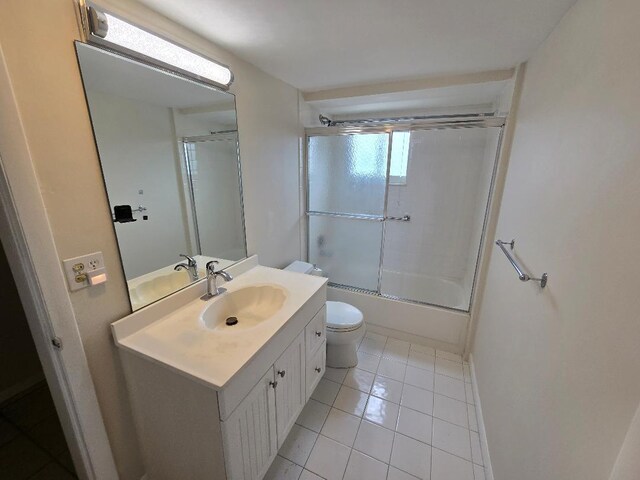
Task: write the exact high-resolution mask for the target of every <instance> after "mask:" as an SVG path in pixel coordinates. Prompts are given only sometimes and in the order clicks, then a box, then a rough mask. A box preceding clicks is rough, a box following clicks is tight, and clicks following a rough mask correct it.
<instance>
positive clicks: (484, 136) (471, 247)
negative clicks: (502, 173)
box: [380, 127, 501, 310]
mask: <svg viewBox="0 0 640 480" xmlns="http://www.w3.org/2000/svg"><path fill="white" fill-rule="evenodd" d="M500 130H501V129H500V128H498V127H487V128H452V129H440V130H416V131H412V132H411V134H410V136H409V139H408V142H409V145H408V155H407V162H406V164H407V168H406V181H405V182H404V183H402V184H399V183H390V185H389V193H388V206H387V209H388V215H389V217H399V216H402V215H410V217H411V221H409V222H397V221H388V223H387V225H386V227H385V236H384V247H383V248H384V255H383V264H382V269H381V288H380V293H381V294H383V295H388V296H392V297H398V298H403V299H409V300H414V301H418V302H422V303H429V304H432V305H439V306H444V307H448V308H455V309H459V310H469V306H470V301H471V292H472V288H473V282H474V277H475V272H476V264H477V260H478V254H479V250H480V244H481V238H482V232H483V228H484V223H485V212H486V209H487V204H488V200H489V191H490V187H491V180H492V177H493V170H494V166H495V160H496V153H497V147H498V140H499V138H500Z"/></svg>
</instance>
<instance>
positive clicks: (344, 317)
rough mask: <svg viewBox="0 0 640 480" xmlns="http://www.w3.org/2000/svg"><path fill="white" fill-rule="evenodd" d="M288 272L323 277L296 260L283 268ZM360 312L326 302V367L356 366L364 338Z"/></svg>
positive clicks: (341, 303) (339, 303)
mask: <svg viewBox="0 0 640 480" xmlns="http://www.w3.org/2000/svg"><path fill="white" fill-rule="evenodd" d="M285 270H288V271H290V272H298V273H306V274H309V275H317V276H323V275H322V270H320V269H319V268H316V267H314V266H313V265H311V264H310V263H306V262H301V261H299V260H296V261H295V262H293V263H292V264H291V265H289V266H288V267H286V268H285ZM364 332H365V326H364V321H363V316H362V312H361V311H360V310H358V309H357V308H356V307H354V306H353V305H349V304H348V303H344V302H329V301H327V366H328V367H333V368H350V367H355V366H356V365H357V364H358V355H357V354H356V351H357V348H358V344H359V343H360V340H362V337H364Z"/></svg>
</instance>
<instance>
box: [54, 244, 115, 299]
mask: <svg viewBox="0 0 640 480" xmlns="http://www.w3.org/2000/svg"><path fill="white" fill-rule="evenodd" d="M62 264H63V266H64V273H65V276H66V277H67V283H68V284H69V290H71V291H72V292H73V291H75V290H80V289H81V288H86V287H90V286H91V285H92V282H91V280H92V279H93V278H104V280H101V281H100V282H93V284H94V285H95V284H97V283H104V282H105V281H106V278H107V277H106V271H105V267H104V258H103V257H102V252H95V253H90V254H89V255H83V256H81V257H75V258H68V259H66V260H63V261H62ZM102 275H104V277H102Z"/></svg>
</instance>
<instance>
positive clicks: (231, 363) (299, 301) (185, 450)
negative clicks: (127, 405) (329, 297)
mask: <svg viewBox="0 0 640 480" xmlns="http://www.w3.org/2000/svg"><path fill="white" fill-rule="evenodd" d="M228 271H229V272H230V273H231V274H232V275H233V276H234V279H233V280H232V281H231V282H228V283H227V284H225V285H224V287H225V288H226V290H227V291H226V292H225V293H223V294H221V295H219V296H217V297H214V298H212V299H210V300H208V301H203V300H201V299H200V298H199V297H200V296H201V295H202V294H203V293H204V290H205V286H204V282H200V283H197V284H194V285H192V286H190V287H188V288H187V289H185V290H182V291H180V292H178V293H176V294H174V295H172V296H170V297H167V298H165V299H164V300H161V301H159V302H157V303H154V304H152V305H150V306H148V307H146V308H144V309H142V310H140V311H138V312H135V313H133V314H131V315H129V316H128V317H125V318H123V319H122V320H119V321H117V322H115V323H114V324H112V331H113V336H114V338H115V341H116V344H117V345H118V347H119V352H120V357H121V360H122V365H123V367H124V372H125V377H126V381H127V388H128V391H129V396H130V400H131V405H132V409H133V417H134V420H135V423H136V429H137V433H138V437H139V440H140V447H141V449H142V452H143V456H144V464H145V467H146V473H147V479H148V480H158V479H166V480H175V479H180V478H185V479H187V478H188V479H190V480H197V479H208V480H212V479H233V480H240V479H244V480H249V479H260V478H262V477H263V476H264V474H265V473H266V471H267V469H268V468H269V466H270V464H271V462H272V460H273V459H274V458H275V455H276V453H277V451H278V448H279V447H280V446H281V445H282V443H283V442H284V440H285V439H286V437H287V434H288V433H289V431H290V430H291V427H292V426H293V424H294V422H295V420H296V418H297V417H298V415H299V413H300V411H301V410H302V408H303V406H304V404H305V403H306V402H307V400H308V398H309V397H310V395H311V393H312V392H313V390H314V388H315V387H316V385H317V383H318V382H319V381H320V379H321V378H322V375H323V374H324V370H325V351H326V349H325V345H326V339H325V337H326V332H325V315H326V307H325V302H326V282H327V280H326V279H325V278H321V277H312V276H309V275H302V274H298V273H292V272H286V271H282V270H277V269H273V268H267V267H263V266H260V265H258V261H257V257H255V256H254V257H251V258H249V259H247V260H245V261H243V262H240V263H238V264H236V265H234V266H232V267H230V268H229V269H228ZM232 317H236V318H237V320H238V321H237V323H235V324H234V321H233V319H232ZM227 319H231V320H229V322H227ZM227 323H231V325H228V324H227Z"/></svg>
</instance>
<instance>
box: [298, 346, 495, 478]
mask: <svg viewBox="0 0 640 480" xmlns="http://www.w3.org/2000/svg"><path fill="white" fill-rule="evenodd" d="M365 338H371V339H372V340H373V341H376V340H377V339H375V338H372V337H365ZM390 339H392V337H386V339H385V343H384V346H383V347H382V352H380V353H370V352H366V351H364V350H362V351H361V350H360V345H361V343H362V342H361V343H360V344H359V345H358V351H359V352H360V351H361V352H362V353H365V354H368V355H371V356H376V357H378V358H379V361H378V367H377V368H376V371H375V372H371V371H369V370H365V369H363V368H360V369H358V370H362V371H364V372H367V373H368V374H371V375H374V383H375V377H376V376H380V377H383V378H386V379H389V380H392V381H396V382H399V383H401V384H402V388H401V399H400V402H401V401H402V396H403V394H404V389H405V385H409V386H412V387H414V388H417V389H420V390H424V391H428V392H429V393H430V394H432V395H433V398H434V400H435V395H440V396H442V397H445V398H448V399H450V400H453V401H457V402H461V403H463V404H465V408H466V410H467V411H466V418H467V426H466V427H465V426H462V425H458V424H455V423H453V422H449V421H448V420H445V419H442V418H440V417H436V416H435V415H434V409H433V408H432V409H431V414H429V413H425V412H422V411H419V410H415V409H413V408H411V407H407V406H406V405H402V403H396V402H393V401H391V400H389V399H388V398H383V397H380V396H378V395H374V394H373V393H372V387H371V388H369V391H367V392H363V391H362V390H360V389H359V388H353V387H351V386H349V385H345V383H344V382H345V380H346V377H347V375H348V373H347V374H345V376H344V377H343V378H342V381H341V382H336V381H335V380H332V379H329V378H326V380H328V381H330V382H332V383H335V384H337V385H339V387H340V388H339V389H338V392H339V390H340V389H341V388H342V386H345V387H347V388H351V389H353V390H356V391H358V392H360V393H363V394H365V395H367V400H366V402H365V407H364V410H363V413H362V415H360V416H357V415H353V413H352V412H347V411H345V410H342V409H340V408H338V407H336V406H335V402H336V399H337V395H338V394H336V397H335V398H334V399H333V402H332V403H331V405H329V404H327V403H324V402H320V401H319V400H316V401H318V402H319V403H322V404H323V405H327V406H329V407H330V410H329V413H328V414H327V417H326V418H325V420H324V421H323V424H322V426H321V427H320V432H322V429H323V428H324V426H325V424H326V421H327V419H328V417H329V414H330V412H331V409H333V408H336V409H337V410H339V411H341V412H344V413H346V414H349V415H353V416H356V417H357V418H359V421H360V423H359V424H358V429H357V431H356V438H357V436H358V433H359V432H360V429H361V427H362V422H364V421H369V420H368V419H366V418H365V417H364V414H365V412H366V407H367V405H368V403H369V400H370V398H371V397H372V396H373V397H375V398H379V399H381V400H384V401H388V402H390V403H392V404H394V405H397V406H398V407H399V408H401V407H402V408H406V409H409V410H412V411H414V412H417V413H421V414H424V415H428V416H430V417H431V418H432V419H434V418H435V419H438V420H440V421H441V422H444V423H447V424H449V425H452V426H454V427H458V428H463V429H465V430H467V434H468V436H469V447H470V450H471V452H472V446H471V434H472V433H471V432H472V430H471V425H470V418H469V407H468V406H469V405H471V406H472V407H473V408H474V411H475V405H474V404H471V403H469V402H468V401H467V395H466V391H465V401H462V400H460V399H458V398H454V397H451V396H449V395H445V394H442V393H439V392H436V391H435V380H436V375H442V376H445V377H448V378H450V379H453V380H456V381H459V382H462V383H463V386H464V384H465V383H468V382H465V376H464V363H461V365H463V379H462V380H460V379H459V378H456V377H452V376H450V375H446V374H443V373H438V372H436V371H435V360H434V369H433V370H430V369H425V368H422V367H421V366H419V365H409V363H408V360H407V362H404V361H399V360H397V359H396V358H389V357H385V356H384V355H383V353H384V350H385V347H386V346H387V344H388V343H389V340H390ZM363 340H364V339H363ZM407 343H409V344H410V345H413V344H411V343H410V342H407ZM411 351H412V349H411V346H410V347H409V353H408V355H410V352H411ZM415 351H416V352H419V351H417V350H415ZM436 352H437V350H436ZM419 353H422V354H424V355H429V356H431V357H434V358H443V359H445V360H448V361H451V362H454V363H458V362H455V361H454V360H450V359H448V358H446V357H439V356H438V355H437V353H436V354H435V355H430V354H426V353H424V352H419ZM382 359H386V360H390V361H394V362H396V363H399V364H403V365H405V372H404V375H403V379H402V380H401V381H400V380H397V379H396V378H392V377H387V376H385V375H382V374H380V373H378V372H379V364H380V362H381V360H382ZM408 366H412V367H414V368H417V369H420V370H423V371H426V372H428V373H431V374H432V375H433V382H432V389H431V390H429V389H427V388H423V387H421V386H417V385H411V384H408V383H406V381H405V380H406V367H408ZM353 368H357V366H356V367H353ZM349 370H350V369H349ZM432 403H433V402H432ZM397 422H398V419H396V425H395V428H394V429H393V430H392V429H389V428H387V427H385V426H383V425H380V424H378V423H376V422H370V423H372V424H373V425H376V426H378V427H381V428H383V429H385V430H387V431H389V432H391V433H393V441H392V446H391V454H392V453H393V446H394V445H395V438H396V434H400V435H403V434H402V433H400V432H398V431H397ZM433 424H434V422H433V421H432V429H431V430H432V431H431V441H430V442H429V443H426V442H422V441H420V440H418V439H413V437H409V436H407V438H411V439H413V440H415V441H418V442H420V443H424V444H426V445H428V446H429V447H430V448H431V449H432V450H433V449H434V448H435V449H436V450H440V451H442V452H445V453H447V454H449V455H452V456H454V457H457V458H459V459H461V460H464V461H466V462H468V463H470V464H471V466H472V469H473V466H474V465H477V466H478V467H480V468H484V467H483V466H481V465H478V464H476V463H474V462H473V453H471V457H472V459H471V460H468V459H466V458H464V457H461V456H459V455H456V454H454V453H451V452H448V451H446V450H443V449H442V448H438V447H435V446H433V433H434V432H433V430H434V426H433ZM305 428H306V427H305ZM320 435H321V433H318V436H317V437H316V440H315V442H314V445H313V447H312V449H311V451H313V448H315V445H316V443H317V440H318V437H319V436H320ZM323 436H325V437H326V435H323ZM405 436H406V435H405ZM327 438H329V439H330V440H333V439H331V437H327ZM333 441H336V440H333ZM336 443H338V444H340V445H342V446H344V447H347V448H350V451H349V457H348V459H347V465H346V466H345V472H344V473H343V478H344V476H345V475H346V471H347V468H348V465H349V461H350V459H351V456H352V453H353V450H356V451H358V452H360V451H359V450H357V449H356V448H355V440H354V445H352V446H351V447H349V446H348V445H344V444H342V443H341V442H338V441H336ZM360 453H362V452H360ZM431 453H433V451H432V452H431ZM310 455H311V454H310ZM310 455H309V456H310ZM364 455H367V454H366V453H365V454H364ZM372 458H373V457H372ZM430 460H431V461H430V466H429V472H430V473H431V472H432V469H433V454H432V455H431V458H430ZM307 462H308V458H307V460H306V461H305V465H306V463H307ZM381 463H385V462H381ZM386 465H387V475H388V472H389V470H390V467H391V466H393V465H391V457H390V458H389V462H388V463H386ZM302 468H303V471H304V470H307V469H306V468H305V466H302ZM394 468H398V467H395V466H394ZM398 470H400V471H402V472H405V471H404V470H402V469H401V468H398ZM313 473H315V472H313ZM405 473H407V474H409V472H405ZM473 474H474V476H475V471H473Z"/></svg>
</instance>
